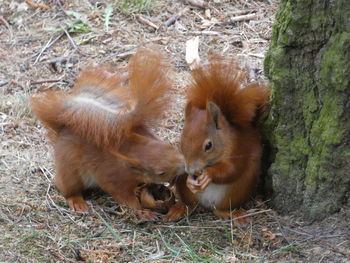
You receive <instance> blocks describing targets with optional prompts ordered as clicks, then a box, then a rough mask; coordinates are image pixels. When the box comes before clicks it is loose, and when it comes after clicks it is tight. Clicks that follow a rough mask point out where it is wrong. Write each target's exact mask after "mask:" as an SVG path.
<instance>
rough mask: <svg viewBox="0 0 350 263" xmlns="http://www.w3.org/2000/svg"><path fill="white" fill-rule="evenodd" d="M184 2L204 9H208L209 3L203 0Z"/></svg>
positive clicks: (186, 0) (187, 0) (184, 0)
mask: <svg viewBox="0 0 350 263" xmlns="http://www.w3.org/2000/svg"><path fill="white" fill-rule="evenodd" d="M183 2H185V3H187V4H190V5H193V6H196V7H200V8H203V9H204V8H206V7H207V3H206V2H204V1H203V0H183Z"/></svg>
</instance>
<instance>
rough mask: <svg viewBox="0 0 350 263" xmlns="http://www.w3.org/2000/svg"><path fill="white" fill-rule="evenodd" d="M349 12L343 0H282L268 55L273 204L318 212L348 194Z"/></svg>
mask: <svg viewBox="0 0 350 263" xmlns="http://www.w3.org/2000/svg"><path fill="white" fill-rule="evenodd" d="M340 13H341V15H340ZM344 16H345V17H350V2H348V1H346V0H340V1H336V2H332V3H329V1H325V0H323V1H308V0H299V1H291V0H290V1H287V0H284V1H282V2H281V4H280V9H279V12H278V14H277V16H276V22H275V25H274V28H273V37H272V41H271V44H270V49H269V51H268V53H267V55H266V60H265V72H266V74H267V76H268V77H269V79H270V81H271V86H272V107H271V112H270V116H269V119H268V121H267V122H266V127H265V129H264V130H265V137H267V138H268V139H269V142H270V144H271V147H272V150H271V151H270V152H271V154H272V156H270V157H269V158H268V159H269V160H271V162H272V163H271V166H270V169H269V175H270V176H272V182H273V183H272V184H273V190H274V204H275V205H276V207H277V208H279V209H280V210H282V211H285V212H290V211H296V210H299V211H303V212H304V213H305V216H307V217H310V218H313V219H315V218H317V219H319V218H322V217H324V216H326V215H327V214H329V213H331V212H334V211H336V210H337V209H339V207H340V206H341V205H342V204H344V203H347V202H348V196H349V187H350V165H349V161H348V158H346V157H345V156H350V150H349V149H350V146H349V135H350V134H349V131H350V118H349V114H346V112H350V103H349V102H348V101H347V100H348V99H347V98H348V96H349V93H350V34H349V31H350V22H347V23H348V24H347V25H348V26H347V27H345V26H344V18H343V17H344ZM345 22H346V21H345Z"/></svg>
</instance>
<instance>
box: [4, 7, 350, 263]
mask: <svg viewBox="0 0 350 263" xmlns="http://www.w3.org/2000/svg"><path fill="white" fill-rule="evenodd" d="M24 2H27V1H20V0H15V1H11V0H3V1H2V4H1V5H0V134H1V135H0V136H1V146H0V147H1V148H0V149H1V152H0V233H1V234H0V262H80V261H81V262H83V261H86V262H286V261H287V262H350V260H349V259H350V242H349V239H350V234H349V233H350V231H349V226H350V222H349V218H350V212H349V210H348V209H346V208H344V209H343V210H341V211H340V212H339V213H338V214H335V215H333V216H331V217H329V218H327V219H325V220H323V221H321V222H314V223H310V222H306V221H303V220H302V218H301V217H299V216H298V215H288V216H286V215H284V216H282V215H279V214H278V213H277V212H276V211H274V210H273V209H271V208H270V207H269V205H268V200H261V199H259V198H256V199H254V200H252V201H251V202H250V203H249V204H247V205H246V207H245V208H246V209H247V213H248V214H250V215H251V216H250V220H248V222H246V224H244V225H240V224H236V223H235V222H232V220H222V219H218V218H216V217H215V216H214V215H212V213H210V212H205V211H199V212H195V213H194V214H192V215H191V216H190V217H188V218H184V219H182V220H180V221H179V222H176V223H174V222H172V223H169V222H161V221H159V222H145V221H142V220H140V219H139V218H138V217H136V216H135V215H134V214H133V212H132V211H131V210H129V209H128V208H126V207H124V206H119V205H118V204H116V203H115V202H114V201H113V200H112V199H111V197H109V196H107V195H105V194H103V193H99V192H93V193H92V194H90V196H89V198H88V199H89V202H90V205H91V211H90V212H89V213H87V214H77V213H74V212H72V211H70V210H69V209H68V208H67V205H66V204H65V201H64V198H63V197H62V196H61V195H60V194H59V192H58V191H57V190H56V188H55V186H54V183H53V181H54V174H55V171H54V167H53V158H52V152H51V148H50V146H49V145H48V142H47V140H46V138H45V131H44V129H43V128H42V126H41V125H40V123H39V122H38V121H37V120H35V119H34V118H33V116H32V115H31V113H30V107H29V104H28V97H29V96H30V95H32V94H35V93H38V92H41V91H45V90H69V89H70V88H71V87H72V85H73V84H74V81H75V78H76V76H77V75H78V74H79V72H80V71H81V69H83V68H84V67H86V66H87V65H91V64H95V63H96V64H97V63H110V64H113V65H116V66H124V65H126V63H127V61H128V59H129V57H130V55H131V54H133V53H134V52H135V50H136V48H137V47H140V46H147V45H157V46H158V47H159V48H160V49H161V50H163V51H164V52H165V53H166V54H167V55H168V57H169V58H170V59H171V61H172V65H173V68H174V71H173V76H172V79H173V80H174V83H175V84H176V85H175V86H174V89H173V90H172V93H173V99H174V104H173V107H172V109H171V110H170V112H169V113H168V116H167V120H166V121H165V122H164V125H163V127H161V128H160V129H159V134H160V136H161V137H162V138H163V139H164V140H165V141H168V142H170V143H172V144H174V145H177V144H178V140H179V134H180V132H181V128H182V123H183V115H182V112H183V106H184V101H185V100H184V93H185V87H186V84H187V83H188V80H189V68H188V66H187V64H186V62H185V42H186V41H187V40H189V39H191V38H193V37H195V36H199V40H200V56H201V57H202V58H203V59H205V57H207V55H208V53H210V52H213V51H214V52H216V53H219V54H223V55H224V56H226V57H236V59H237V60H239V61H240V62H242V63H244V64H245V65H248V67H249V69H250V73H251V76H254V77H255V78H257V77H263V59H264V53H265V51H266V49H267V47H268V44H269V39H270V37H271V30H272V23H273V21H274V15H275V13H276V9H277V4H276V2H275V1H273V0H271V1H257V0H236V1H226V0H216V1H210V2H209V7H208V8H207V9H208V10H210V14H209V11H205V9H203V8H200V7H195V6H193V5H189V4H186V3H185V1H180V0H179V1H172V0H164V1H161V0H158V1H156V0H153V1H150V0H148V1H147V0H133V1H132V0H120V1H107V0H33V2H35V3H41V4H46V5H47V7H48V9H46V6H45V5H41V6H35V5H31V4H30V6H28V5H27V4H25V3H24ZM107 3H113V4H111V5H107ZM180 11H182V13H183V14H182V16H181V17H179V18H178V19H177V20H176V22H175V23H174V24H171V25H170V26H165V25H164V22H165V21H167V20H168V19H169V18H170V17H172V16H174V15H175V14H177V13H178V12H180ZM140 15H141V16H140ZM241 15H243V16H246V15H249V16H248V18H249V19H247V16H246V17H245V18H246V19H247V20H244V21H238V22H233V18H235V17H237V16H241ZM145 21H146V22H145ZM147 21H148V22H147ZM149 22H152V23H153V24H154V25H155V26H154V25H153V27H152V26H151V25H150V24H151V23H149ZM161 25H163V26H161ZM158 26H161V27H159V28H158V29H157V30H156V27H158Z"/></svg>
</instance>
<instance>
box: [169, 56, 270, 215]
mask: <svg viewBox="0 0 350 263" xmlns="http://www.w3.org/2000/svg"><path fill="white" fill-rule="evenodd" d="M192 77H193V81H192V84H190V86H189V88H188V94H187V104H186V107H185V125H184V129H183V131H182V135H181V152H182V154H183V156H184V159H185V170H186V173H187V174H188V175H183V176H180V177H179V178H178V179H177V182H176V191H177V193H178V195H179V196H180V198H181V200H182V202H179V203H177V204H176V205H175V206H173V207H172V208H171V210H170V211H169V213H168V215H167V216H166V217H167V219H169V220H177V219H179V218H180V217H182V216H184V215H185V213H186V211H187V212H188V210H189V211H191V210H192V209H194V207H196V206H197V205H201V206H203V207H206V208H210V209H213V210H214V213H215V214H216V215H217V216H219V217H223V218H228V217H230V216H231V213H230V210H231V209H234V208H237V207H239V206H240V205H242V204H243V203H244V202H245V201H246V200H247V199H248V197H249V196H250V194H251V193H252V191H253V189H254V187H255V184H256V181H257V178H258V176H259V173H260V159H261V155H262V146H261V143H260V139H259V132H258V130H259V127H258V126H259V122H260V121H261V118H262V116H263V113H264V111H265V110H266V108H267V106H268V103H269V89H268V88H267V87H265V86H263V85H262V84H259V83H250V84H245V82H246V79H247V78H246V73H245V71H243V70H241V69H240V68H239V67H238V65H237V64H236V63H235V62H234V61H230V60H228V59H224V58H220V57H218V56H214V57H211V59H210V60H209V63H208V64H206V65H202V66H200V67H198V68H196V69H195V70H194V71H193V72H192ZM185 205H186V206H187V207H186V206H185Z"/></svg>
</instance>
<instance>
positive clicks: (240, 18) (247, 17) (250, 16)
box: [230, 14, 258, 23]
mask: <svg viewBox="0 0 350 263" xmlns="http://www.w3.org/2000/svg"><path fill="white" fill-rule="evenodd" d="M257 17H258V15H257V14H248V15H242V16H234V17H232V18H231V19H230V22H231V23H232V22H243V21H249V20H253V19H255V18H257Z"/></svg>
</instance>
